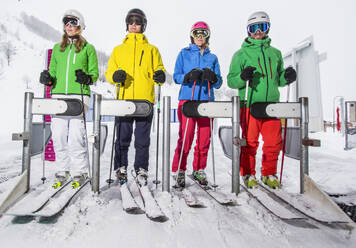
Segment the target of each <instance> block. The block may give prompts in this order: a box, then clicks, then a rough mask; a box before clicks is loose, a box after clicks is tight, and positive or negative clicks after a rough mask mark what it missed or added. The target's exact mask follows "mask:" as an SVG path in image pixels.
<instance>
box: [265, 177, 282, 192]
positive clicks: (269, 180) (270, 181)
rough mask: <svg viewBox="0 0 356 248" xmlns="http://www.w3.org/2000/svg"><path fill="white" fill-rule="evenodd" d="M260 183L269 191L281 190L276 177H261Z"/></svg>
mask: <svg viewBox="0 0 356 248" xmlns="http://www.w3.org/2000/svg"><path fill="white" fill-rule="evenodd" d="M261 181H262V182H263V183H264V184H266V185H267V186H268V187H270V188H271V189H280V188H281V184H280V183H279V181H278V177H277V175H269V176H261Z"/></svg>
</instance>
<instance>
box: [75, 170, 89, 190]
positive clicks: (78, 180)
mask: <svg viewBox="0 0 356 248" xmlns="http://www.w3.org/2000/svg"><path fill="white" fill-rule="evenodd" d="M87 179H88V173H81V174H79V175H77V176H74V177H73V182H72V188H73V189H76V188H79V187H80V186H82V185H83V183H84V182H85V181H86V180H87Z"/></svg>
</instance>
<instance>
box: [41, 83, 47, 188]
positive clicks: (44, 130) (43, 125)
mask: <svg viewBox="0 0 356 248" xmlns="http://www.w3.org/2000/svg"><path fill="white" fill-rule="evenodd" d="M43 98H46V85H43ZM42 120H43V124H42V135H43V139H42V149H43V150H42V178H41V180H42V183H45V181H46V179H47V178H46V171H45V170H46V169H45V168H46V115H43V116H42Z"/></svg>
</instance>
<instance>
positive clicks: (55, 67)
mask: <svg viewBox="0 0 356 248" xmlns="http://www.w3.org/2000/svg"><path fill="white" fill-rule="evenodd" d="M62 21H63V30H64V34H63V36H62V42H61V43H57V44H56V45H55V46H54V47H53V51H52V57H51V63H50V65H49V71H46V70H45V71H43V72H42V73H41V75H40V83H42V84H44V85H46V86H52V89H51V95H52V98H76V99H79V100H81V101H83V104H84V113H83V115H84V114H85V112H86V111H87V110H88V109H89V100H90V85H92V84H93V83H94V82H95V81H96V80H97V79H98V75H99V69H98V59H97V55H96V51H95V48H94V46H93V45H91V44H89V43H88V42H87V41H86V40H85V39H84V38H83V36H82V35H81V33H82V31H83V29H85V22H84V18H83V16H82V15H81V14H80V13H79V12H78V11H76V10H68V11H66V12H65V14H64V15H63V19H62ZM51 122H52V123H51V130H52V139H53V145H54V150H55V152H56V164H57V166H58V169H60V171H59V172H57V173H56V181H55V182H54V184H53V187H54V188H57V187H59V186H61V185H63V183H64V182H65V181H67V180H68V179H69V178H70V177H71V174H72V175H73V176H74V177H73V184H72V186H73V187H74V188H75V187H78V186H80V184H81V183H83V182H84V179H85V178H86V177H87V169H88V168H89V164H88V161H89V159H88V156H89V154H88V152H87V140H86V135H85V132H86V130H85V126H84V125H85V123H84V118H83V116H53V117H52V121H51Z"/></svg>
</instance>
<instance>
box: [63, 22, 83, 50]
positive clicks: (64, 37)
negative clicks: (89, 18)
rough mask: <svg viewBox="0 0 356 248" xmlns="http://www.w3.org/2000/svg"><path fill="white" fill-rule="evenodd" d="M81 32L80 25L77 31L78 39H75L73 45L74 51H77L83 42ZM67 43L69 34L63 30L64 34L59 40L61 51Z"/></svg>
mask: <svg viewBox="0 0 356 248" xmlns="http://www.w3.org/2000/svg"><path fill="white" fill-rule="evenodd" d="M81 33H82V27H81V26H79V33H78V39H76V41H75V43H74V45H75V52H76V53H79V52H80V51H81V50H82V49H83V46H84V43H85V39H84V37H83V36H82V35H81ZM68 44H69V36H68V34H67V33H66V32H65V31H64V34H63V35H62V42H61V49H60V51H61V52H64V50H66V48H67V46H68Z"/></svg>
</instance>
